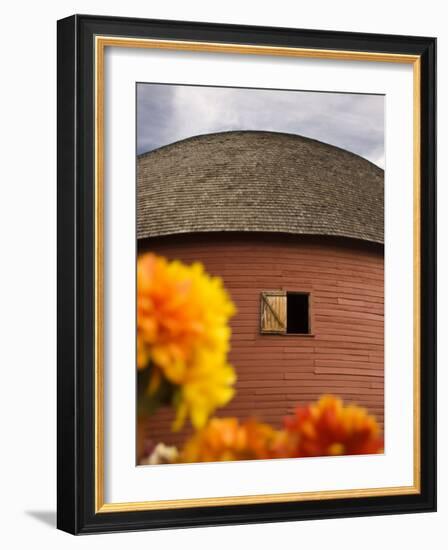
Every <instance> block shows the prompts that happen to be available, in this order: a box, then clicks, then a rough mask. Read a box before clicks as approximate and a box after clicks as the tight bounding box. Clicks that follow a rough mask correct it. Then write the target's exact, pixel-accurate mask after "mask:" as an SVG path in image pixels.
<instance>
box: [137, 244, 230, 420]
mask: <svg viewBox="0 0 448 550" xmlns="http://www.w3.org/2000/svg"><path fill="white" fill-rule="evenodd" d="M234 313H235V308H234V305H233V303H232V302H231V300H230V298H229V296H228V294H227V292H226V291H225V289H224V287H223V285H222V281H221V279H220V278H219V277H210V276H209V275H207V274H206V273H205V271H204V269H203V267H202V265H201V264H199V263H195V264H193V265H191V266H187V265H185V264H183V263H182V262H179V261H172V262H168V261H167V260H166V259H165V258H161V257H158V256H155V255H154V254H144V255H142V256H140V257H139V259H138V263H137V367H138V369H139V370H143V369H147V368H151V375H150V381H149V386H148V392H149V394H150V395H153V394H155V393H156V392H157V390H158V389H159V387H160V386H161V383H162V382H168V383H169V384H171V385H174V386H175V387H176V396H175V403H176V409H177V418H176V421H175V428H176V429H177V428H180V427H181V426H182V424H183V422H184V420H185V418H186V417H187V416H189V417H190V419H191V421H192V423H193V425H194V426H195V427H196V428H201V427H202V426H204V424H205V422H206V421H207V418H208V417H209V415H210V414H212V413H213V411H214V410H215V408H216V407H219V406H223V405H225V404H226V403H228V401H229V400H230V399H231V398H232V397H233V387H232V385H233V384H234V382H235V378H236V377H235V373H234V371H233V369H232V367H231V366H230V365H229V364H228V363H227V353H228V350H229V340H230V334H231V333H230V328H229V326H228V324H227V323H228V320H229V319H230V317H231V316H232V315H233V314H234Z"/></svg>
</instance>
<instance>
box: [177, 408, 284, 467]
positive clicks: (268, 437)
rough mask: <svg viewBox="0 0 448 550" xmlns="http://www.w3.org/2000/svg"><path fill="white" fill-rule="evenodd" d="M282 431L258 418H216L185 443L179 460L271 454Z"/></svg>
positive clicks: (265, 455) (192, 460)
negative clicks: (242, 419)
mask: <svg viewBox="0 0 448 550" xmlns="http://www.w3.org/2000/svg"><path fill="white" fill-rule="evenodd" d="M278 437H279V432H277V431H276V430H274V429H273V428H272V427H271V426H269V425H268V424H263V423H261V422H258V421H256V420H254V419H249V420H245V421H244V422H240V421H239V420H238V419H237V418H212V419H211V420H210V421H209V423H208V424H207V426H206V427H205V428H203V429H202V430H200V431H198V432H196V433H195V434H194V435H193V436H192V437H191V438H190V439H189V440H188V441H187V442H186V443H185V445H184V447H183V449H182V451H181V453H180V457H179V462H218V461H227V460H252V459H257V458H259V459H260V458H271V457H272V449H273V447H274V446H275V444H276V440H277V438H278Z"/></svg>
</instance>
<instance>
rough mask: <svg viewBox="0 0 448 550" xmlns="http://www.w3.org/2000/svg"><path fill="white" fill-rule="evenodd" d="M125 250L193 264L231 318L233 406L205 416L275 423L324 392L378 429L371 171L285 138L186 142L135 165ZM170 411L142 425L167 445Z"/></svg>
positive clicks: (377, 188) (378, 200)
mask: <svg viewBox="0 0 448 550" xmlns="http://www.w3.org/2000/svg"><path fill="white" fill-rule="evenodd" d="M137 195H138V200H137V237H138V250H139V252H143V251H153V252H155V253H157V254H161V255H163V256H166V257H167V258H170V259H180V260H182V261H184V262H186V263H191V262H193V261H201V262H203V264H204V266H205V268H206V270H207V271H208V272H209V273H211V274H213V275H219V276H220V277H222V279H223V280H224V284H225V287H226V288H227V290H228V291H229V293H230V295H231V297H232V299H233V301H234V303H235V304H236V307H237V311H238V313H237V314H236V315H235V317H234V318H233V320H232V322H231V327H232V340H231V352H230V356H229V360H230V362H231V364H232V365H233V366H234V367H235V369H236V372H237V376H238V381H237V384H236V389H237V392H236V396H235V398H234V399H233V400H232V401H231V402H230V403H229V404H228V405H227V406H226V407H224V408H222V409H219V410H218V411H217V415H218V416H237V417H239V418H246V417H249V416H256V417H257V418H259V419H261V420H263V421H266V422H270V423H271V424H273V425H274V426H277V427H279V426H280V425H281V421H282V417H283V416H284V415H286V414H289V413H291V412H292V410H293V409H294V407H295V406H296V405H297V404H304V403H307V402H309V401H312V400H315V399H317V398H318V397H319V396H320V395H322V394H324V393H332V394H335V395H338V396H340V397H342V398H343V399H344V400H346V401H348V402H356V403H357V404H359V405H362V406H365V407H367V408H368V409H369V411H370V412H372V413H374V414H375V415H376V417H377V419H378V420H379V422H380V423H381V424H383V422H384V403H383V400H384V334H383V332H384V310H383V308H384V305H383V295H384V249H383V242H384V172H383V170H381V169H380V168H378V167H377V166H375V165H374V164H372V163H370V162H369V161H367V160H365V159H363V158H361V157H359V156H357V155H355V154H353V153H350V152H348V151H345V150H343V149H339V148H337V147H334V146H331V145H328V144H325V143H322V142H319V141H315V140H312V139H308V138H305V137H301V136H298V135H292V134H282V133H273V132H252V131H236V132H224V133H216V134H208V135H201V136H196V137H192V138H189V139H185V140H183V141H179V142H176V143H173V144H171V145H167V146H165V147H161V148H159V149H157V150H154V151H150V152H148V153H144V154H142V155H140V156H139V157H138V159H137ZM171 414H172V413H170V412H168V411H162V410H161V411H159V412H158V413H157V414H156V415H155V416H154V417H153V418H152V419H151V421H150V426H149V431H150V433H151V437H152V438H153V439H155V440H160V441H164V442H166V443H179V442H180V441H181V440H182V439H183V438H184V437H185V434H186V431H188V428H187V429H186V430H184V431H183V432H182V433H181V434H173V433H172V432H171V430H170V424H171V421H172V416H171Z"/></svg>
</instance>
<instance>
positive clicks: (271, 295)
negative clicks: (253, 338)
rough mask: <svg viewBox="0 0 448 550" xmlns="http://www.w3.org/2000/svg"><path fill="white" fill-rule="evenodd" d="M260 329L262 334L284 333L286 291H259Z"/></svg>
mask: <svg viewBox="0 0 448 550" xmlns="http://www.w3.org/2000/svg"><path fill="white" fill-rule="evenodd" d="M260 331H261V333H262V334H285V333H286V291H284V290H267V291H265V292H262V293H261V308H260Z"/></svg>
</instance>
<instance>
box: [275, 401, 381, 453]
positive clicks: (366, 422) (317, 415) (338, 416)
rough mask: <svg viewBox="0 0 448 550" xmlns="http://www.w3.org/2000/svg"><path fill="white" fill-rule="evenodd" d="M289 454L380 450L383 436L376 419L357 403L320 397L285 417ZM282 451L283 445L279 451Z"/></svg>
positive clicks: (377, 451) (370, 451)
mask: <svg viewBox="0 0 448 550" xmlns="http://www.w3.org/2000/svg"><path fill="white" fill-rule="evenodd" d="M285 431H286V434H287V437H286V441H287V442H288V446H289V448H288V449H287V450H286V453H287V454H289V453H290V454H289V456H295V457H305V456H328V455H358V454H375V453H381V452H383V447H384V443H383V438H382V437H381V433H380V428H379V426H378V424H377V422H376V420H375V418H374V417H373V416H371V415H369V414H368V412H367V410H366V409H363V408H361V407H358V406H356V405H346V406H344V404H343V402H342V400H341V399H338V398H336V397H334V396H331V395H324V396H322V397H321V398H320V399H319V401H318V402H317V403H315V404H311V405H308V406H306V407H297V409H296V411H295V414H294V416H292V417H286V418H285ZM282 452H283V456H284V454H285V448H283V449H279V450H278V453H279V454H282Z"/></svg>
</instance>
